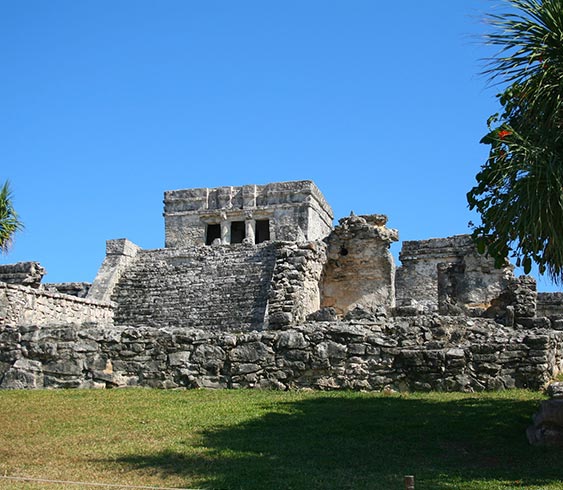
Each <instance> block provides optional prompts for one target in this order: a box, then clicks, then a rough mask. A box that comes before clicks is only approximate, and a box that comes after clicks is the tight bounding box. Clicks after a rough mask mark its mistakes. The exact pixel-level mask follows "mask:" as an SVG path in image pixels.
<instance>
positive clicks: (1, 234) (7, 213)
mask: <svg viewBox="0 0 563 490" xmlns="http://www.w3.org/2000/svg"><path fill="white" fill-rule="evenodd" d="M22 228H23V224H22V222H21V221H20V219H19V216H18V214H17V213H16V211H15V209H14V206H13V204H12V192H11V191H10V183H9V182H8V181H6V182H5V183H4V185H3V186H2V188H1V189H0V252H2V253H7V252H8V250H9V248H10V246H11V244H12V238H13V236H14V233H16V231H19V230H21V229H22Z"/></svg>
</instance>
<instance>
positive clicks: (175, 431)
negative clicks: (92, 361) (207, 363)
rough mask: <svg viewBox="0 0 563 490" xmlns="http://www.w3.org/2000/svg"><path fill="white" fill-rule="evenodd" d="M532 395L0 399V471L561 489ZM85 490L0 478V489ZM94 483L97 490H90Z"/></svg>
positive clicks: (558, 463)
mask: <svg viewBox="0 0 563 490" xmlns="http://www.w3.org/2000/svg"><path fill="white" fill-rule="evenodd" d="M542 399H543V397H542V395H541V394H539V393H532V392H528V391H507V392H500V393H485V394H478V395H477V394H474V395H470V394H459V393H453V394H443V393H429V394H404V395H387V396H386V395H384V394H366V393H351V392H337V393H336V392H332V393H326V392H308V391H307V392H305V391H300V392H274V391H246V390H238V391H226V390H225V391H205V390H192V391H159V390H149V389H127V390H104V391H102V390H100V391H95V390H89V391H79V390H69V391H3V392H0V475H8V476H29V477H36V478H46V479H56V480H70V481H86V482H98V483H112V484H121V485H145V486H149V485H150V486H166V487H181V488H202V489H203V488H204V489H248V490H251V489H264V490H266V489H268V490H272V489H296V490H297V489H303V490H305V489H307V490H311V489H323V490H330V489H366V490H367V489H370V490H378V489H381V490H383V489H385V490H393V489H397V490H401V489H403V488H404V486H403V476H404V475H408V474H413V475H415V477H416V490H424V489H432V490H440V489H474V488H480V489H503V490H505V489H512V488H518V489H543V490H548V489H560V490H563V481H562V479H563V464H562V461H563V450H560V449H542V448H534V447H531V446H529V445H528V443H527V440H526V436H525V429H526V427H527V426H528V425H529V423H530V418H531V416H532V414H533V413H534V412H535V411H536V410H537V408H538V406H539V403H540V401H541V400H542ZM8 488H9V489H15V490H21V489H28V490H30V489H32V490H36V489H46V490H51V489H52V490H58V489H72V488H77V489H78V488H80V489H83V488H89V487H84V486H82V487H74V486H69V485H59V484H45V483H43V484H35V483H18V482H14V481H7V480H0V489H8ZM92 488H94V487H92Z"/></svg>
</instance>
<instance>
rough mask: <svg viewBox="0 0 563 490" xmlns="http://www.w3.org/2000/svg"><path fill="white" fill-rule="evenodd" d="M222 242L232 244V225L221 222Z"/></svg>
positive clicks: (227, 222)
mask: <svg viewBox="0 0 563 490" xmlns="http://www.w3.org/2000/svg"><path fill="white" fill-rule="evenodd" d="M221 242H222V243H223V244H225V245H228V244H229V243H231V223H230V222H229V221H221Z"/></svg>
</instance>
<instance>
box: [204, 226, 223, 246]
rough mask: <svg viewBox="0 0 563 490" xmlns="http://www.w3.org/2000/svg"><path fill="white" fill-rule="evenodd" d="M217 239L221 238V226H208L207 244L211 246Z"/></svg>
mask: <svg viewBox="0 0 563 490" xmlns="http://www.w3.org/2000/svg"><path fill="white" fill-rule="evenodd" d="M216 238H221V225H207V232H206V234H205V244H206V245H211V244H212V243H213V241H214V240H215V239H216Z"/></svg>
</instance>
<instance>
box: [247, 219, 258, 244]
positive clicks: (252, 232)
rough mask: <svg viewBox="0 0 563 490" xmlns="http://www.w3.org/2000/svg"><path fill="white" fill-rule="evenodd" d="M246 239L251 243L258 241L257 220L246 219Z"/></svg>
mask: <svg viewBox="0 0 563 490" xmlns="http://www.w3.org/2000/svg"><path fill="white" fill-rule="evenodd" d="M245 224H246V239H247V240H248V241H249V242H250V243H254V242H255V241H256V239H255V238H256V221H255V220H253V219H246V220H245Z"/></svg>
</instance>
